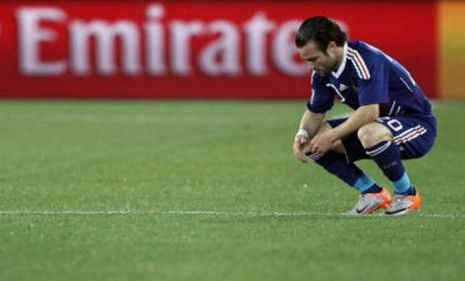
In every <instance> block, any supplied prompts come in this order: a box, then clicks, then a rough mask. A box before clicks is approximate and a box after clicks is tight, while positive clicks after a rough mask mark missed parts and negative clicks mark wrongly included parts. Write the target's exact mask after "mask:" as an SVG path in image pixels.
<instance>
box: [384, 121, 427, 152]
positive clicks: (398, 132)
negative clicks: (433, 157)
mask: <svg viewBox="0 0 465 281" xmlns="http://www.w3.org/2000/svg"><path fill="white" fill-rule="evenodd" d="M377 122H378V123H379V124H382V125H384V126H385V127H386V128H387V129H389V131H390V132H391V134H392V136H393V137H392V141H393V142H394V143H395V144H396V145H397V146H398V147H399V150H400V152H401V157H402V158H403V159H410V158H418V157H421V156H423V155H425V154H426V153H427V152H428V151H429V150H430V149H431V148H432V146H433V144H434V141H435V138H436V128H435V120H431V122H430V121H429V120H425V119H422V118H418V117H412V116H395V117H381V118H378V119H377Z"/></svg>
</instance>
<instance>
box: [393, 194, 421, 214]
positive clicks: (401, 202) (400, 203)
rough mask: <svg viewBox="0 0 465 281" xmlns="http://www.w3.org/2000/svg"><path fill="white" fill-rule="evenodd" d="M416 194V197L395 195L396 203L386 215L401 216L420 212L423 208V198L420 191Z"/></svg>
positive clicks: (394, 202)
mask: <svg viewBox="0 0 465 281" xmlns="http://www.w3.org/2000/svg"><path fill="white" fill-rule="evenodd" d="M415 192H416V193H415V195H404V194H395V195H394V201H393V202H392V204H391V206H389V208H387V209H386V212H385V213H386V215H389V216H400V215H405V214H408V213H411V212H414V211H417V210H419V209H420V207H421V196H420V193H418V191H415Z"/></svg>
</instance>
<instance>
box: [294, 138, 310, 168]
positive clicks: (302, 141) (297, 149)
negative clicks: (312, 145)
mask: <svg viewBox="0 0 465 281" xmlns="http://www.w3.org/2000/svg"><path fill="white" fill-rule="evenodd" d="M309 140H310V139H309V138H308V137H306V136H303V135H296V136H295V138H294V145H293V147H292V148H293V151H294V155H295V157H296V158H297V159H298V160H299V161H300V162H302V163H307V162H308V158H307V156H306V155H305V147H306V146H307V145H308V142H309Z"/></svg>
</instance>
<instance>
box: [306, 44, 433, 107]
mask: <svg viewBox="0 0 465 281" xmlns="http://www.w3.org/2000/svg"><path fill="white" fill-rule="evenodd" d="M335 98H338V99H340V101H341V102H343V103H345V104H347V105H348V106H350V107H351V108H353V109H357V108H359V107H360V106H363V105H370V104H379V105H380V116H397V115H400V116H406V115H416V116H418V115H432V113H431V103H430V101H429V100H428V98H427V97H426V96H425V94H424V93H423V91H422V90H421V88H420V87H419V86H418V84H417V83H416V82H415V80H414V79H413V78H412V76H410V73H409V72H408V71H407V70H406V69H405V68H404V67H403V66H402V65H400V64H399V63H398V62H397V61H396V60H394V59H392V58H391V57H389V56H388V55H386V54H384V53H383V52H382V51H380V50H379V49H377V48H375V47H373V46H370V45H369V44H367V43H364V42H361V41H350V42H348V43H346V44H345V45H344V54H343V59H342V62H341V65H340V66H339V68H338V69H337V71H336V72H332V73H331V74H328V75H326V76H321V75H319V74H318V73H316V72H313V75H312V96H311V98H310V101H309V102H308V104H307V107H308V109H309V110H310V111H312V112H315V113H324V112H326V111H328V110H329V109H331V107H332V106H333V103H334V100H335Z"/></svg>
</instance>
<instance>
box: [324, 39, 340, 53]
mask: <svg viewBox="0 0 465 281" xmlns="http://www.w3.org/2000/svg"><path fill="white" fill-rule="evenodd" d="M336 47H337V44H336V42H335V41H329V43H328V48H326V53H327V52H334V50H335V49H336Z"/></svg>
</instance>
